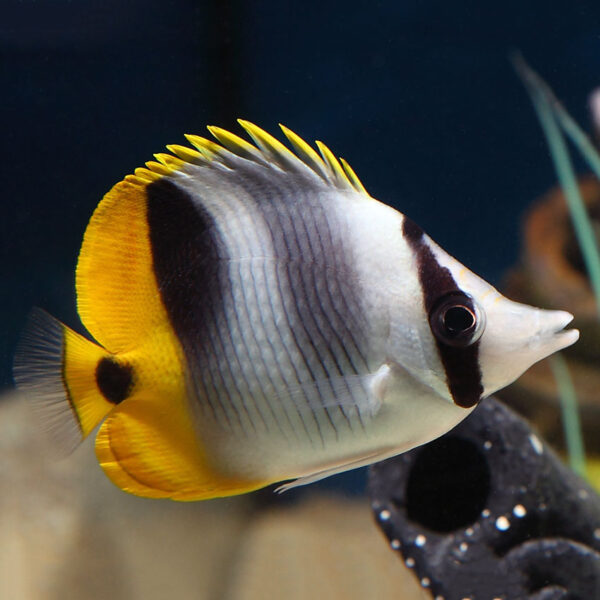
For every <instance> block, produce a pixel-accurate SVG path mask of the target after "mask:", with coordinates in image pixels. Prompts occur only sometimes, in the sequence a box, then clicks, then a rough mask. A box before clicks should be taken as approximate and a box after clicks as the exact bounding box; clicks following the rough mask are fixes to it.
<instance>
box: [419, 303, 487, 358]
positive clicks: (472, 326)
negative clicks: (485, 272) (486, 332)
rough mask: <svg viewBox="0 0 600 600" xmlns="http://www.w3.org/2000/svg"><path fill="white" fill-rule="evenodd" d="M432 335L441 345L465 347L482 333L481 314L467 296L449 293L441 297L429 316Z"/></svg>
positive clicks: (482, 322)
mask: <svg viewBox="0 0 600 600" xmlns="http://www.w3.org/2000/svg"><path fill="white" fill-rule="evenodd" d="M429 325H430V327H431V331H432V332H433V335H435V337H436V338H437V340H438V341H440V342H441V343H443V344H447V345H449V346H457V347H465V346H470V345H471V344H473V343H475V342H476V341H477V340H478V339H479V338H480V337H481V334H482V333H483V329H484V325H485V323H484V319H483V313H482V312H481V310H480V309H479V307H478V306H477V305H476V304H475V301H474V300H473V298H471V296H469V295H468V294H464V293H462V292H451V293H450V294H447V295H445V296H442V298H440V299H439V300H438V301H437V302H436V304H435V305H434V307H433V309H432V310H431V312H430V314H429Z"/></svg>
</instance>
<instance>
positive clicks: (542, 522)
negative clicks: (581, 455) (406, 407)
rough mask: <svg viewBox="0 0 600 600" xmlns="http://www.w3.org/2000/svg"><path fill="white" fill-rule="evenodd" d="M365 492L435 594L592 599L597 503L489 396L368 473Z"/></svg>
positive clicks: (598, 554)
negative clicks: (440, 432) (432, 437)
mask: <svg viewBox="0 0 600 600" xmlns="http://www.w3.org/2000/svg"><path fill="white" fill-rule="evenodd" d="M369 489H370V494H371V499H372V503H373V504H374V505H377V506H380V507H383V506H385V507H386V511H387V512H388V513H389V515H388V517H387V518H386V519H385V520H382V519H381V518H378V519H377V520H376V522H377V524H378V526H379V527H380V528H381V529H382V530H383V532H384V533H385V534H386V535H387V536H388V538H389V539H390V540H394V541H395V544H396V546H397V550H396V551H397V552H399V553H401V555H403V557H404V561H405V564H406V565H408V566H410V567H411V568H412V571H413V573H414V575H415V577H416V578H417V580H418V581H419V582H420V583H421V584H422V582H423V581H426V582H427V588H428V589H429V590H430V591H431V593H432V596H433V597H434V598H435V597H440V598H444V599H445V600H463V599H464V598H469V599H470V600H489V599H490V598H502V599H503V600H517V599H518V600H525V599H528V600H542V599H543V600H553V599H566V598H569V600H590V599H591V598H600V534H598V532H599V531H600V497H599V496H598V495H597V494H596V493H595V492H594V491H593V490H592V489H591V488H590V487H589V486H588V485H587V484H586V483H584V482H583V481H582V480H581V479H580V478H579V477H577V476H576V475H575V474H574V473H573V472H572V471H570V470H569V469H568V468H567V467H566V466H564V465H563V464H562V462H561V461H560V460H559V459H558V457H557V456H556V455H555V454H554V453H553V451H552V450H551V449H550V448H549V447H548V446H546V445H545V444H544V443H543V442H542V440H540V438H539V437H538V436H536V435H535V434H534V433H533V432H532V430H531V428H530V427H529V425H528V424H527V423H526V422H525V421H524V420H523V419H522V418H521V417H519V416H517V415H516V414H515V413H513V412H512V411H511V410H509V409H508V408H506V407H505V406H504V405H502V404H500V403H499V402H497V401H496V400H493V399H487V400H485V401H484V402H483V403H482V404H481V406H479V407H478V408H477V410H476V411H474V413H473V414H472V415H471V416H470V417H468V418H467V419H466V420H465V421H464V422H463V423H461V424H460V425H459V426H458V427H456V428H455V429H454V430H453V431H451V432H450V433H448V434H446V435H445V436H443V437H442V438H440V439H439V440H436V441H434V442H432V443H431V444H428V445H426V446H422V447H420V448H417V449H415V450H413V451H411V452H408V453H406V454H403V455H401V456H398V457H395V458H393V459H390V460H388V461H385V462H382V463H379V464H377V465H374V466H373V467H371V470H370V476H369ZM376 515H377V513H376Z"/></svg>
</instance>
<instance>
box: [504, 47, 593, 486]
mask: <svg viewBox="0 0 600 600" xmlns="http://www.w3.org/2000/svg"><path fill="white" fill-rule="evenodd" d="M512 60H513V64H514V66H515V69H516V70H517V73H518V74H519V76H520V77H521V80H522V81H523V83H524V84H525V87H526V89H527V91H528V92H529V95H530V97H531V100H532V102H533V106H534V108H535V111H536V113H537V116H538V118H539V120H540V124H541V126H542V130H543V132H544V135H545V137H546V141H547V143H548V146H549V149H550V155H551V158H552V162H553V163H554V168H555V170H556V173H557V176H558V180H559V183H560V186H561V188H562V190H563V194H564V195H565V199H566V201H567V205H568V207H569V213H570V215H571V221H572V223H573V227H574V229H575V235H576V236H577V241H578V243H579V247H580V249H581V253H582V255H583V259H584V262H585V265H586V269H587V272H588V276H589V279H590V284H591V286H592V289H593V291H594V296H595V298H596V308H597V310H598V312H599V314H600V252H599V250H598V244H597V243H596V237H595V234H594V229H593V227H592V223H591V220H590V218H589V215H588V214H587V210H586V207H585V204H584V202H583V199H582V197H581V194H580V192H579V186H578V184H577V177H576V175H575V171H574V169H573V164H572V162H571V158H570V156H569V151H568V148H567V145H566V142H565V140H564V137H563V134H562V132H561V130H560V127H559V125H558V121H559V120H560V123H561V124H562V126H563V129H565V131H566V128H568V129H569V131H571V132H576V130H578V131H579V132H580V135H578V136H576V138H577V140H578V141H579V143H580V144H581V142H582V139H584V138H586V137H587V136H585V134H583V132H582V131H581V130H580V129H579V128H578V127H577V125H576V124H575V122H574V121H573V119H572V118H571V117H570V116H569V115H568V114H567V112H566V111H565V110H564V108H563V107H562V106H561V105H560V103H559V102H558V100H557V99H556V97H555V96H554V94H553V93H552V91H551V90H550V88H549V87H548V85H547V84H546V83H545V82H544V81H543V79H542V78H541V77H540V76H539V75H538V74H537V73H535V71H533V70H532V69H531V68H530V67H529V65H527V63H526V62H525V60H524V59H523V58H522V57H521V56H520V55H515V56H513V57H512ZM559 113H560V115H559ZM575 128H576V129H575ZM566 132H567V131H566ZM567 133H568V132H567ZM582 136H583V137H582ZM571 139H572V140H573V142H574V143H575V144H576V145H578V144H577V142H576V141H575V140H574V139H573V137H572V138H571ZM587 142H589V140H587ZM578 147H579V148H580V150H581V151H582V153H583V154H584V158H591V159H592V160H593V161H596V159H597V166H598V171H597V173H596V174H597V175H598V177H599V178H600V157H598V154H597V153H596V151H595V150H594V149H593V146H591V142H589V147H588V146H587V145H585V144H584V147H585V151H586V152H587V154H588V155H589V156H586V154H585V152H584V150H583V149H582V148H581V146H579V145H578ZM590 150H591V153H590ZM592 155H593V156H592ZM588 162H589V160H588ZM590 166H592V164H590ZM592 168H594V167H593V166H592ZM551 366H552V371H553V374H554V378H555V380H556V384H557V386H558V392H559V399H560V403H561V411H562V416H563V427H564V431H565V439H566V443H567V452H568V456H569V463H570V464H571V467H572V468H573V469H574V470H575V471H576V472H578V473H579V474H581V475H585V452H584V445H583V435H582V432H581V423H580V420H579V411H578V407H577V397H576V394H575V388H574V386H573V383H572V381H571V377H570V375H569V371H568V367H567V364H566V362H565V361H564V359H563V358H562V357H561V356H558V355H554V356H553V357H552V361H551Z"/></svg>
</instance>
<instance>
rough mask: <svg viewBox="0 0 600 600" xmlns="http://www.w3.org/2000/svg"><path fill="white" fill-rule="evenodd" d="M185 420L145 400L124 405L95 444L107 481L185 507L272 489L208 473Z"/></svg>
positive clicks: (172, 409)
mask: <svg viewBox="0 0 600 600" xmlns="http://www.w3.org/2000/svg"><path fill="white" fill-rule="evenodd" d="M186 416H187V415H185V414H184V413H182V412H181V411H180V410H179V409H178V408H177V407H173V406H171V407H169V406H168V405H165V404H164V402H163V403H162V404H161V403H159V402H156V401H155V400H154V399H153V398H152V397H148V396H144V395H143V394H140V395H139V396H137V397H135V398H131V399H128V400H126V401H125V402H123V403H122V404H121V405H119V406H118V407H117V408H116V409H115V410H114V411H113V412H112V413H111V414H110V415H109V417H108V418H107V419H106V420H105V422H104V423H103V425H102V427H101V428H100V431H99V433H98V437H97V438H96V456H97V458H98V461H99V462H100V465H101V467H102V468H103V469H104V471H105V473H106V475H107V476H108V477H109V478H110V479H111V481H112V482H113V483H114V484H115V485H117V486H118V487H120V488H121V489H122V490H124V491H126V492H129V493H131V494H135V495H137V496H144V497H148V498H171V499H173V500H184V501H190V500H205V499H209V498H218V497H223V496H232V495H236V494H242V493H245V492H249V491H252V490H256V489H259V488H261V487H264V486H266V485H269V483H271V482H269V481H248V480H239V479H235V478H233V477H231V476H227V475H225V474H222V473H219V472H218V471H216V470H214V469H212V468H211V467H210V465H209V464H208V460H207V457H206V456H205V454H204V452H203V449H202V447H201V445H200V443H199V442H198V440H197V438H196V433H195V430H194V429H193V426H192V424H191V422H190V421H189V420H188V419H186Z"/></svg>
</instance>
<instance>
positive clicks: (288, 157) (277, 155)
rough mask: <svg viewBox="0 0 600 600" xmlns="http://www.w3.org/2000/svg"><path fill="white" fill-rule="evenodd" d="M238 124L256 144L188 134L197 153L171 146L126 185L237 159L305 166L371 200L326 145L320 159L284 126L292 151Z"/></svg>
mask: <svg viewBox="0 0 600 600" xmlns="http://www.w3.org/2000/svg"><path fill="white" fill-rule="evenodd" d="M238 121H239V123H240V125H241V126H242V127H243V128H244V130H245V131H246V133H247V134H248V135H249V136H250V137H251V138H252V141H253V142H254V144H251V143H250V142H248V141H246V140H244V139H243V138H241V137H239V136H237V135H235V134H234V133H231V132H230V131H227V130H226V129H222V128H220V127H215V126H212V125H211V126H209V127H208V130H209V131H210V133H211V134H212V135H213V136H214V137H215V139H216V140H217V141H218V142H219V143H216V142H213V141H211V140H209V139H206V138H204V137H201V136H198V135H191V134H186V135H185V137H186V139H187V141H188V142H189V143H190V144H191V145H192V146H194V148H195V150H194V149H192V148H188V147H187V146H181V145H179V144H171V145H169V146H167V149H168V150H169V151H170V152H171V153H172V154H167V153H159V154H155V155H154V156H155V158H156V160H154V161H148V162H147V163H146V166H145V168H144V167H142V168H140V169H136V171H135V175H128V176H127V177H126V178H125V179H126V181H129V182H131V183H136V182H137V183H140V184H145V183H149V182H151V181H155V180H156V179H159V178H160V177H165V176H167V177H168V176H170V175H173V174H174V173H176V172H178V171H180V170H181V169H183V168H184V167H185V165H186V164H194V165H203V164H204V165H206V164H210V163H211V162H212V161H215V160H216V161H221V162H223V163H224V164H225V165H229V162H228V157H231V156H232V155H235V156H239V157H241V158H245V159H247V160H251V161H253V162H256V163H259V164H262V165H265V166H269V165H278V166H279V167H281V168H282V169H283V170H284V171H286V170H292V171H293V170H295V169H298V168H301V167H302V166H303V165H304V166H307V167H309V168H310V169H311V170H312V171H314V172H315V173H316V174H317V175H319V176H320V177H321V178H322V179H324V180H325V181H327V182H329V183H331V184H333V185H335V186H336V187H338V188H342V189H352V190H354V191H356V192H359V193H360V194H364V195H367V196H368V193H367V191H366V190H365V188H364V186H363V185H362V183H361V182H360V180H359V179H358V177H357V176H356V173H354V171H353V170H352V168H351V167H350V165H348V163H347V162H346V161H345V160H343V159H340V161H338V159H337V158H336V157H335V155H334V154H333V152H331V150H330V149H329V148H328V147H327V146H325V144H323V143H322V142H316V144H317V147H318V149H319V151H320V153H321V156H319V154H318V153H317V152H316V151H315V150H314V149H313V148H312V147H311V146H310V145H309V144H307V143H306V142H305V141H304V140H303V139H302V138H301V137H300V136H299V135H297V134H296V133H294V132H293V131H291V130H290V129H288V128H287V127H285V126H284V125H281V124H280V127H281V130H282V131H283V133H284V135H285V137H286V138H287V140H288V141H289V142H290V144H291V145H292V148H293V151H292V150H290V149H289V148H287V147H286V146H285V145H284V144H282V143H281V142H280V141H279V140H277V139H276V138H275V137H273V136H272V135H271V134H269V133H267V132H266V131H264V130H263V129H261V128H260V127H258V126H256V125H254V124H253V123H251V122H250V121H245V120H243V119H239V120H238Z"/></svg>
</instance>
